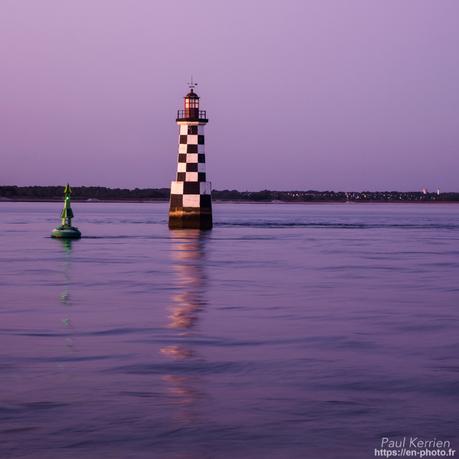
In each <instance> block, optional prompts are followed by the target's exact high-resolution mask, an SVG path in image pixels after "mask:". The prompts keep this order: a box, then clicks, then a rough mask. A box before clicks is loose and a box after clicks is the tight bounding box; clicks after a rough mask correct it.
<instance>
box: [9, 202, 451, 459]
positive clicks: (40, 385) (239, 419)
mask: <svg viewBox="0 0 459 459" xmlns="http://www.w3.org/2000/svg"><path fill="white" fill-rule="evenodd" d="M60 207H61V205H60V203H0V275H1V276H0V295H1V300H0V439H1V441H0V457H1V458H28V459H32V458H34V459H58V458H59V459H73V458H75V459H76V458H78V459H82V458H84V459H93V458H110V459H125V458H132V459H143V458H161V459H163V458H164V459H198V458H199V459H205V458H215V459H230V458H231V459H233V458H244V459H245V458H248V459H252V458H253V459H258V458H267V459H300V458H301V459H302V458H326V459H327V458H349V459H351V458H352V459H357V458H370V457H374V454H373V450H374V448H375V447H377V446H378V444H379V442H380V438H381V436H384V435H391V436H394V437H397V436H399V437H400V436H404V435H416V436H421V437H428V438H432V437H437V438H441V439H445V440H450V441H451V442H453V444H454V445H455V446H459V444H458V443H459V441H458V440H459V438H458V428H457V426H458V425H459V410H458V406H459V378H458V377H459V333H458V329H459V312H458V308H459V282H458V279H459V206H458V205H453V204H451V205H446V204H445V205H443V204H433V205H432V204H413V205H411V204H397V205H390V204H336V205H334V204H323V205H322V204H320V205H296V204H291V205H290V204H215V205H214V219H215V227H214V229H213V230H212V231H210V232H204V233H200V232H197V231H169V230H168V228H167V204H146V203H144V204H131V203H130V204H127V203H126V204H102V203H75V204H74V206H73V207H74V212H75V215H76V219H75V222H74V223H75V224H76V225H77V226H78V227H79V228H80V230H81V231H82V233H83V239H81V240H79V241H73V242H69V243H63V242H62V241H59V240H53V239H51V238H49V234H50V232H51V230H52V228H53V227H54V226H56V225H57V224H58V220H59V213H60Z"/></svg>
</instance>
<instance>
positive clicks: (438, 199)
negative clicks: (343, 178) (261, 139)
mask: <svg viewBox="0 0 459 459" xmlns="http://www.w3.org/2000/svg"><path fill="white" fill-rule="evenodd" d="M63 190H64V187H62V186H23V187H19V186H1V185H0V202H60V201H62V199H63ZM169 195H170V190H169V188H134V189H127V188H107V187H97V186H90V187H85V186H82V187H72V200H73V201H75V202H89V203H91V202H114V203H115V202H116V203H119V202H133V203H134V202H138V203H142V202H149V203H152V202H168V201H169ZM212 199H213V201H214V202H231V203H238V204H240V203H245V202H252V203H283V204H284V203H285V204H289V203H304V204H317V203H426V202H430V203H445V202H447V203H459V192H448V193H440V192H436V193H429V192H428V191H427V190H423V191H317V190H307V191H303V190H291V191H275V190H261V191H238V190H213V191H212Z"/></svg>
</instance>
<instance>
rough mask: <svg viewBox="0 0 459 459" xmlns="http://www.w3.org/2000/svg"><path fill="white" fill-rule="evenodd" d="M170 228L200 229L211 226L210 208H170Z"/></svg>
mask: <svg viewBox="0 0 459 459" xmlns="http://www.w3.org/2000/svg"><path fill="white" fill-rule="evenodd" d="M169 228H170V229H201V230H209V229H211V228H212V210H211V209H197V208H193V207H189V208H186V207H185V208H182V209H171V210H170V211H169Z"/></svg>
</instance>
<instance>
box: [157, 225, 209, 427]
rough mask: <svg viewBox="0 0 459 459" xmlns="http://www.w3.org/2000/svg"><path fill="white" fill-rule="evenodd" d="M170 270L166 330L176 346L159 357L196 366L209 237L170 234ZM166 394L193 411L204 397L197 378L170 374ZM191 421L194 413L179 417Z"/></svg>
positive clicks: (197, 232) (191, 232)
mask: <svg viewBox="0 0 459 459" xmlns="http://www.w3.org/2000/svg"><path fill="white" fill-rule="evenodd" d="M170 237H171V244H172V246H171V256H172V267H173V270H174V271H175V285H176V289H175V292H174V293H173V294H172V296H171V304H170V308H169V316H168V324H167V326H168V328H171V329H174V330H176V332H177V334H176V343H174V344H171V345H168V346H164V347H162V348H161V354H162V355H163V356H164V357H166V358H169V359H172V360H174V361H178V362H182V363H183V364H186V362H187V361H189V363H192V362H194V363H196V361H199V360H200V359H201V357H200V356H199V353H198V352H197V351H196V350H195V349H194V348H193V337H194V336H195V334H196V330H197V329H198V328H199V318H200V315H201V314H202V313H203V311H204V309H205V307H206V295H205V292H206V283H207V277H206V272H205V249H206V240H207V237H208V233H206V232H203V231H200V230H194V229H190V230H177V231H171V232H170ZM162 379H163V381H164V382H166V384H167V386H168V392H169V394H170V395H171V396H172V397H176V402H177V403H179V404H183V405H184V406H185V407H190V408H191V407H192V406H193V404H194V402H196V401H197V400H199V399H201V398H202V397H203V394H202V392H201V391H202V384H201V382H202V381H200V380H201V379H202V377H200V376H190V375H189V374H188V375H184V374H177V373H173V374H172V373H171V374H166V375H164V376H163V378H162ZM182 415H183V417H186V418H189V417H194V414H193V412H191V411H187V412H184V413H182Z"/></svg>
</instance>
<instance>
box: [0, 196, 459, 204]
mask: <svg viewBox="0 0 459 459" xmlns="http://www.w3.org/2000/svg"><path fill="white" fill-rule="evenodd" d="M212 201H213V202H214V203H218V204H306V205H317V204H343V205H344V204H358V205H363V204H459V201H410V200H393V201H381V200H374V201H371V200H366V201H338V200H337V201H325V200H320V201H255V200H253V201H250V200H228V199H224V200H222V199H212ZM16 202H30V203H40V202H49V203H60V202H62V199H5V198H2V197H0V203H16ZM73 202H74V203H76V204H123V203H125V204H129V203H130V204H167V203H168V202H169V200H167V199H150V200H148V199H143V200H142V199H137V200H136V199H77V198H74V199H73Z"/></svg>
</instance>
